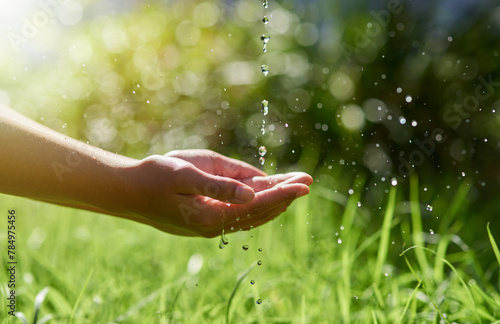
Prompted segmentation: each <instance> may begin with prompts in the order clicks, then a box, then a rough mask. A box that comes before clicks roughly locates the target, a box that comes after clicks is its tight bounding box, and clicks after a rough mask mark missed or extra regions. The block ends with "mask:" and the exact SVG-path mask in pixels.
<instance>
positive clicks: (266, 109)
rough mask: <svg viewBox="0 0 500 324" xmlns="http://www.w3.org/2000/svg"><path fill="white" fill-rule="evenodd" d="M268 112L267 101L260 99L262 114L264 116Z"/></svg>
mask: <svg viewBox="0 0 500 324" xmlns="http://www.w3.org/2000/svg"><path fill="white" fill-rule="evenodd" d="M268 113H269V101H267V100H265V99H264V100H262V114H263V115H264V116H266V115H267V114H268Z"/></svg>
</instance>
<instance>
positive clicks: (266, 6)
mask: <svg viewBox="0 0 500 324" xmlns="http://www.w3.org/2000/svg"><path fill="white" fill-rule="evenodd" d="M262 5H263V6H264V8H266V9H267V8H268V7H269V1H268V0H264V1H262Z"/></svg>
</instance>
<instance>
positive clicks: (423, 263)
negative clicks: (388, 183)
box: [410, 173, 430, 273]
mask: <svg viewBox="0 0 500 324" xmlns="http://www.w3.org/2000/svg"><path fill="white" fill-rule="evenodd" d="M410 209H411V226H412V232H413V233H412V238H413V244H414V245H416V246H424V236H423V228H422V215H421V213H420V202H419V198H418V176H417V175H416V174H415V173H414V174H412V175H411V178H410ZM415 255H416V257H417V261H418V264H419V265H420V269H422V272H423V273H426V272H427V271H428V270H429V269H430V268H429V263H428V262H427V257H426V256H425V253H424V251H422V250H420V249H417V250H415Z"/></svg>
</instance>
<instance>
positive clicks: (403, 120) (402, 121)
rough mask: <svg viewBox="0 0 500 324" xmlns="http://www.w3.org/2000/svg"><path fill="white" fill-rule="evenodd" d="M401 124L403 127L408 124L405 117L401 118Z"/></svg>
mask: <svg viewBox="0 0 500 324" xmlns="http://www.w3.org/2000/svg"><path fill="white" fill-rule="evenodd" d="M399 123H400V124H401V125H404V124H406V118H404V117H402V116H401V117H399Z"/></svg>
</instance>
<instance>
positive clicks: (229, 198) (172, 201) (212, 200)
mask: <svg viewBox="0 0 500 324" xmlns="http://www.w3.org/2000/svg"><path fill="white" fill-rule="evenodd" d="M133 174H134V175H133V176H132V177H133V178H135V179H136V182H137V184H138V186H137V187H136V190H134V195H133V198H132V199H131V203H132V205H131V206H133V207H131V208H129V209H130V210H132V211H133V214H130V215H125V216H124V215H122V216H123V217H126V218H130V219H134V220H136V221H139V222H142V223H145V224H148V225H151V226H153V227H156V228H158V229H160V230H162V231H165V232H169V233H172V234H178V235H186V236H204V237H214V236H217V235H220V234H221V231H222V229H224V230H225V232H226V233H229V232H235V231H238V230H248V229H250V228H252V227H256V226H260V225H262V224H264V223H266V222H268V221H270V220H272V219H274V218H276V217H277V216H278V215H280V214H281V213H283V212H284V211H285V210H286V208H287V207H288V206H289V205H290V204H291V203H292V202H293V200H295V199H296V198H298V197H301V196H304V195H306V194H308V193H309V185H311V184H312V178H311V177H310V176H309V175H308V174H305V173H302V172H292V173H287V174H277V175H272V176H269V175H267V174H266V173H264V172H262V171H261V170H259V169H257V168H255V167H253V166H251V165H249V164H247V163H245V162H242V161H239V160H235V159H231V158H228V157H226V156H223V155H220V154H218V153H215V152H213V151H209V150H185V151H173V152H170V153H168V154H166V155H163V156H160V155H157V156H151V157H148V158H146V159H144V160H141V161H139V163H138V165H137V166H136V167H135V168H134V172H133Z"/></svg>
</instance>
